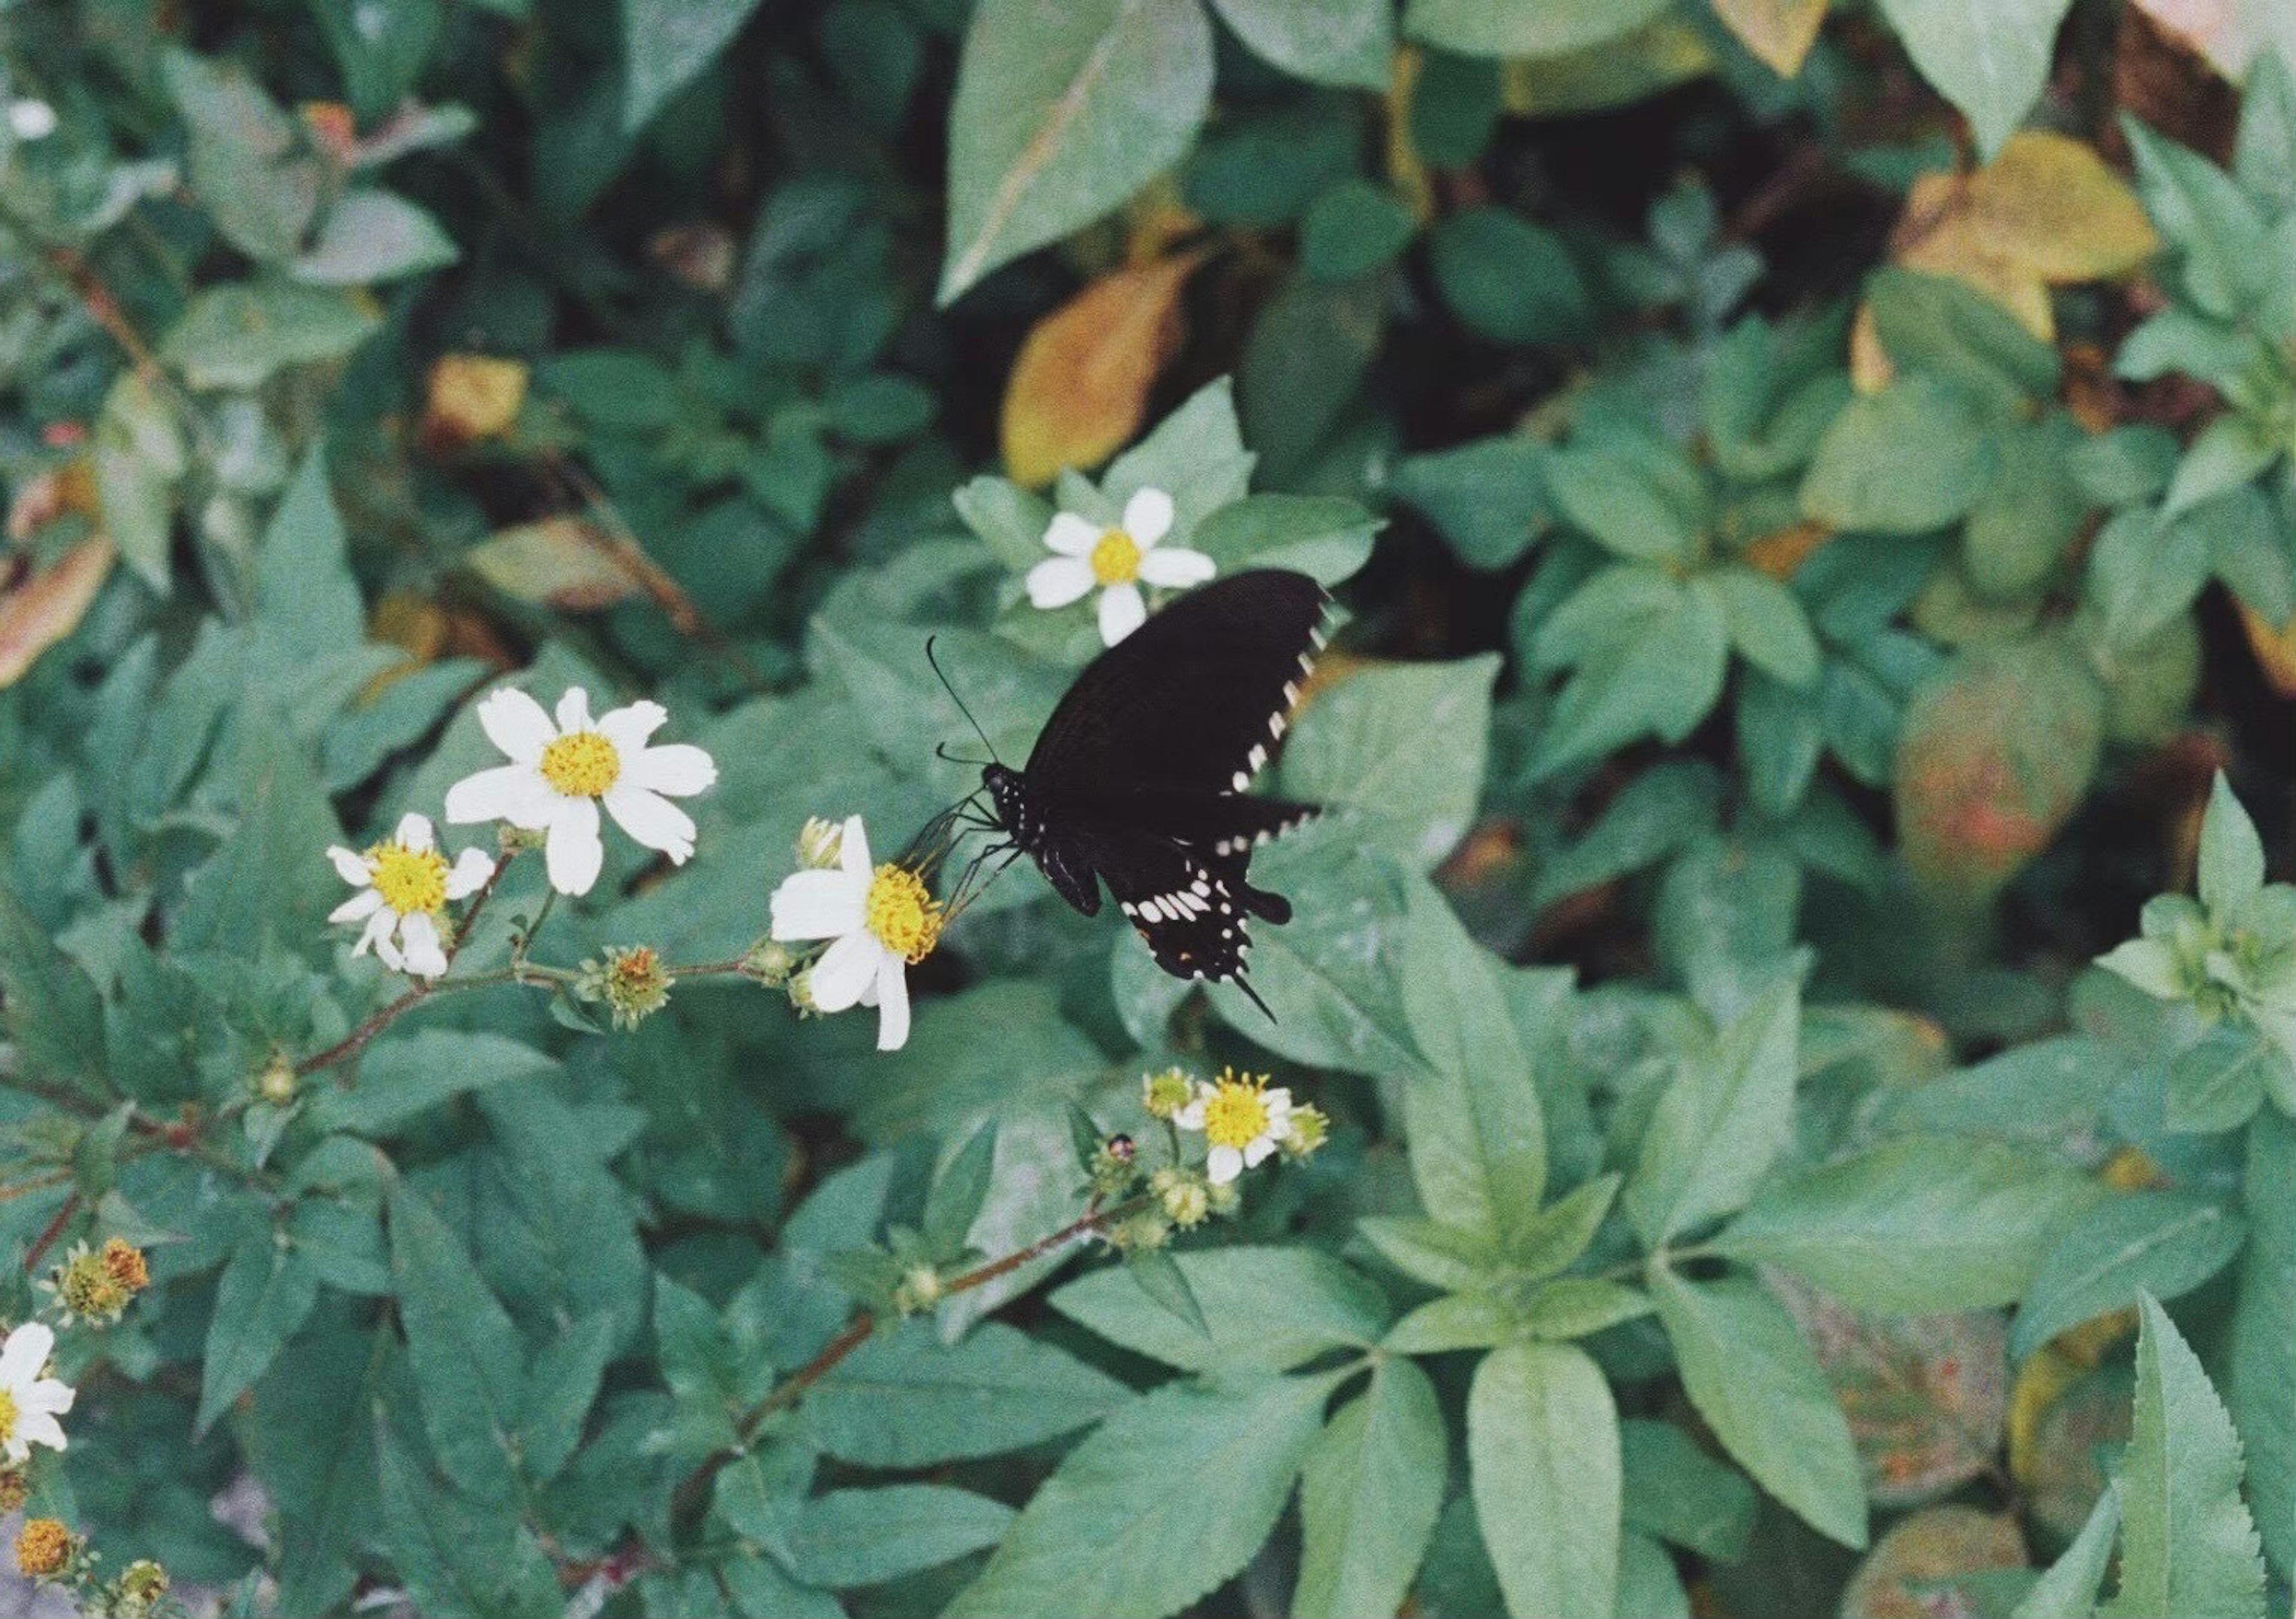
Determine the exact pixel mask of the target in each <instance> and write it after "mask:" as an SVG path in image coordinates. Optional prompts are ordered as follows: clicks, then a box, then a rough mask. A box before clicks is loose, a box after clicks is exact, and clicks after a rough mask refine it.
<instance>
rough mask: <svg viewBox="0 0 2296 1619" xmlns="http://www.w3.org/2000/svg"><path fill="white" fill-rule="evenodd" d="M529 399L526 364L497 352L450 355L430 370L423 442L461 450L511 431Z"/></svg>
mask: <svg viewBox="0 0 2296 1619" xmlns="http://www.w3.org/2000/svg"><path fill="white" fill-rule="evenodd" d="M525 403H526V367H525V365H524V364H521V362H519V361H517V360H499V359H496V358H495V357H494V356H491V355H482V354H450V355H446V356H442V357H441V358H440V359H439V363H438V364H435V365H433V366H431V368H430V392H429V397H428V400H427V402H426V403H425V404H424V405H423V410H422V442H423V443H424V444H425V445H427V446H430V448H432V449H434V450H453V449H459V448H461V447H462V446H464V445H466V444H474V443H476V442H478V441H479V440H480V439H482V438H492V437H496V436H497V435H499V434H501V433H504V432H505V431H507V430H508V429H509V428H510V424H511V423H512V422H513V421H517V420H518V412H519V407H520V406H521V405H524V404H525Z"/></svg>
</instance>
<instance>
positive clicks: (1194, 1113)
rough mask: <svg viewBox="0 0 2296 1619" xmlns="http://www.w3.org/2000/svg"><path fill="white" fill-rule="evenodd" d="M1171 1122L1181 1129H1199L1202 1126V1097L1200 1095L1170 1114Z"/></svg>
mask: <svg viewBox="0 0 2296 1619" xmlns="http://www.w3.org/2000/svg"><path fill="white" fill-rule="evenodd" d="M1172 1123H1173V1124H1177V1125H1178V1126H1179V1127H1180V1128H1181V1129H1183V1130H1201V1129H1202V1128H1203V1127H1204V1099H1203V1098H1202V1097H1201V1096H1200V1097H1198V1098H1196V1100H1193V1101H1192V1102H1190V1103H1189V1104H1188V1105H1187V1106H1186V1107H1185V1108H1181V1109H1180V1110H1179V1111H1178V1112H1177V1113H1176V1114H1174V1115H1173V1116H1172Z"/></svg>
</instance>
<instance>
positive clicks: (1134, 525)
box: [1124, 489, 1172, 551]
mask: <svg viewBox="0 0 2296 1619" xmlns="http://www.w3.org/2000/svg"><path fill="white" fill-rule="evenodd" d="M1124 532H1125V533H1127V534H1128V535H1130V536H1132V543H1133V544H1135V545H1137V546H1138V547H1140V549H1141V550H1143V551H1146V550H1148V549H1149V548H1150V547H1152V546H1153V545H1154V544H1156V542H1157V541H1159V540H1160V539H1162V538H1163V537H1164V536H1166V535H1168V534H1169V533H1171V532H1172V497H1171V496H1170V495H1167V494H1165V493H1164V492H1163V491H1162V490H1161V489H1137V490H1135V491H1134V492H1133V495H1132V498H1131V499H1130V500H1128V501H1126V502H1125V503H1124Z"/></svg>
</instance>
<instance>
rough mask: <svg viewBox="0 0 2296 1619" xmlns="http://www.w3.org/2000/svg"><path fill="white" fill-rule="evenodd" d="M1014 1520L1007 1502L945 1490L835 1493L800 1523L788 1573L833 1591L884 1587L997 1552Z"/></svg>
mask: <svg viewBox="0 0 2296 1619" xmlns="http://www.w3.org/2000/svg"><path fill="white" fill-rule="evenodd" d="M1012 1522H1013V1509H1012V1508H1010V1507H1008V1506H1006V1505H1005V1504H1004V1503H1003V1502H1002V1501H993V1500H989V1499H988V1497H987V1496H985V1495H975V1494H974V1493H973V1492H972V1491H970V1490H955V1489H951V1488H949V1487H948V1486H947V1485H946V1484H888V1485H886V1486H885V1487H883V1488H882V1489H877V1490H832V1491H831V1492H829V1493H828V1494H826V1495H818V1496H816V1497H815V1498H814V1499H813V1500H809V1501H808V1502H806V1504H805V1509H804V1510H803V1511H802V1512H800V1513H799V1515H798V1520H797V1526H796V1528H795V1530H794V1531H793V1532H792V1533H791V1535H790V1541H789V1549H790V1563H789V1568H790V1572H791V1574H795V1575H796V1576H797V1577H798V1578H799V1579H800V1580H802V1581H804V1582H806V1583H807V1584H808V1585H824V1586H828V1587H829V1588H831V1589H832V1590H837V1589H841V1588H842V1587H845V1586H849V1585H878V1584H881V1583H883V1582H885V1581H888V1580H895V1579H898V1578H899V1577H900V1576H901V1575H903V1574H914V1573H915V1572H916V1571H917V1570H919V1569H921V1568H931V1567H934V1566H938V1565H939V1564H942V1563H946V1562H948V1561H949V1560H951V1559H952V1558H961V1557H963V1556H964V1554H965V1553H966V1552H968V1551H978V1550H980V1548H982V1547H984V1546H994V1545H995V1544H996V1542H997V1541H999V1540H1001V1539H1002V1538H1004V1534H1005V1529H1006V1528H1007V1527H1008V1526H1009V1525H1011V1524H1012Z"/></svg>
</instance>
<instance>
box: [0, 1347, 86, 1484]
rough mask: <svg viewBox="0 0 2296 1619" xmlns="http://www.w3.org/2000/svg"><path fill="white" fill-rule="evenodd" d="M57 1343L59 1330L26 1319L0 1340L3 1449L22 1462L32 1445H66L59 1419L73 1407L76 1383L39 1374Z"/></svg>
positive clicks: (0, 1438) (0, 1439)
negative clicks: (73, 1387)
mask: <svg viewBox="0 0 2296 1619" xmlns="http://www.w3.org/2000/svg"><path fill="white" fill-rule="evenodd" d="M55 1346H56V1335H55V1334H54V1333H53V1331H51V1330H50V1329H48V1328H47V1327H46V1326H45V1325H44V1324H43V1323H41V1322H39V1321H26V1322H25V1323H24V1324H23V1325H22V1326H21V1327H19V1328H17V1329H16V1330H15V1331H13V1332H12V1333H10V1334H9V1335H8V1341H7V1342H6V1343H5V1344H0V1453H4V1454H5V1455H6V1456H7V1458H8V1460H10V1461H11V1462H12V1463H14V1464H16V1465H18V1466H21V1465H22V1464H23V1463H25V1462H27V1461H29V1460H31V1457H32V1447H33V1446H34V1445H36V1444H44V1445H46V1446H48V1447H49V1448H50V1449H51V1450H57V1451H61V1450H62V1449H63V1448H64V1430H63V1425H62V1424H61V1423H60V1422H58V1421H57V1420H56V1419H57V1418H59V1417H61V1416H62V1415H63V1414H64V1413H65V1412H66V1411H68V1410H71V1408H72V1386H71V1385H70V1384H69V1383H59V1382H58V1381H57V1380H56V1379H55V1378H44V1377H42V1376H41V1375H40V1370H41V1368H43V1367H45V1365H46V1364H47V1363H48V1356H49V1355H50V1354H51V1353H53V1352H54V1350H55Z"/></svg>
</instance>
